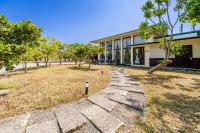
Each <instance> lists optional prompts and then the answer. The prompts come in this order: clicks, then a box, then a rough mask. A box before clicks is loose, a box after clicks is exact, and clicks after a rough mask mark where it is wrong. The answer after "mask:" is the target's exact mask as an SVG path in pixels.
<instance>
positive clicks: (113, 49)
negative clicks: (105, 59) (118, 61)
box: [112, 40, 115, 61]
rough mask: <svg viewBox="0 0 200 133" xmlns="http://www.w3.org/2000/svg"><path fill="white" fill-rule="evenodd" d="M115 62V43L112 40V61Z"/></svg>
mask: <svg viewBox="0 0 200 133" xmlns="http://www.w3.org/2000/svg"><path fill="white" fill-rule="evenodd" d="M113 60H115V42H114V40H112V61H113Z"/></svg>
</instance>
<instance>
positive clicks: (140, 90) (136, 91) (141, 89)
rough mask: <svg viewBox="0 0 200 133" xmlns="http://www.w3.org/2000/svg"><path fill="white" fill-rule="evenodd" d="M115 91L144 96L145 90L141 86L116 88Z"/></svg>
mask: <svg viewBox="0 0 200 133" xmlns="http://www.w3.org/2000/svg"><path fill="white" fill-rule="evenodd" d="M115 89H120V90H125V91H129V92H134V93H141V94H144V89H143V88H142V87H139V86H131V87H130V86H115Z"/></svg>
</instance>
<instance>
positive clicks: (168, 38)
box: [139, 0, 185, 73]
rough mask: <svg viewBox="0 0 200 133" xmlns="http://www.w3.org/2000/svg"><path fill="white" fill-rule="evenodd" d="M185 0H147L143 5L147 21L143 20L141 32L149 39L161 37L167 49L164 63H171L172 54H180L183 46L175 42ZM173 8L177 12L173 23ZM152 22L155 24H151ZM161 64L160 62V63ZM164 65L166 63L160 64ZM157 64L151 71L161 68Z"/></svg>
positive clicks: (142, 36)
mask: <svg viewBox="0 0 200 133" xmlns="http://www.w3.org/2000/svg"><path fill="white" fill-rule="evenodd" d="M184 3H185V1H184V0H176V1H175V5H173V4H172V2H171V0H154V1H153V0H147V1H146V3H145V4H144V5H143V7H142V11H143V13H144V17H145V18H146V22H142V23H141V24H140V26H139V32H140V36H141V38H142V39H145V40H148V39H150V38H151V37H152V36H158V37H160V38H161V39H160V46H161V48H163V49H165V53H166V55H165V59H164V62H165V63H164V64H165V65H167V64H168V63H170V62H171V61H170V56H171V55H172V54H175V55H176V54H179V53H180V52H179V50H180V48H181V47H182V46H181V44H180V43H179V42H178V43H177V42H173V33H174V28H175V26H176V25H177V23H178V22H179V19H180V17H181V12H182V11H183V8H184ZM171 8H173V9H174V12H173V13H176V14H177V18H176V21H175V22H174V23H172V20H171V18H170V11H169V10H170V9H171ZM150 24H153V25H152V26H150ZM159 65H160V64H159ZM161 66H164V65H160V67H161ZM160 67H159V66H156V67H155V68H153V69H151V70H150V71H149V73H152V72H153V71H155V70H156V69H159V68H160Z"/></svg>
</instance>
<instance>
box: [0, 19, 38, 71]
mask: <svg viewBox="0 0 200 133" xmlns="http://www.w3.org/2000/svg"><path fill="white" fill-rule="evenodd" d="M41 32H42V29H41V28H39V27H38V26H36V25H34V24H32V23H31V21H28V20H24V21H22V22H19V23H11V22H10V21H9V20H8V19H7V18H6V17H5V16H0V43H1V50H2V49H4V50H5V49H6V50H7V51H4V52H2V53H1V54H2V58H1V61H0V62H1V64H3V65H4V66H6V67H7V68H8V69H7V70H9V68H13V67H11V66H12V65H13V64H17V63H19V61H20V60H19V57H20V56H21V55H22V54H24V53H26V48H25V47H26V46H25V45H27V47H33V46H35V45H37V44H38V43H37V40H38V38H39V37H40V36H41Z"/></svg>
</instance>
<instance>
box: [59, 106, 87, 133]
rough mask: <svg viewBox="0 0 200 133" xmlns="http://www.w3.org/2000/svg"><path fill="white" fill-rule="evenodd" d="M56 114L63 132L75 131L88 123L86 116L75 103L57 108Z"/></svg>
mask: <svg viewBox="0 0 200 133" xmlns="http://www.w3.org/2000/svg"><path fill="white" fill-rule="evenodd" d="M55 114H56V117H57V120H58V123H59V126H60V128H61V131H62V133H67V132H72V131H75V130H77V129H79V128H81V127H82V126H84V125H85V124H86V123H87V121H86V119H85V118H84V116H82V115H81V114H80V112H79V111H78V110H77V109H76V108H75V106H73V104H67V105H63V106H61V107H59V108H57V109H55Z"/></svg>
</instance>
